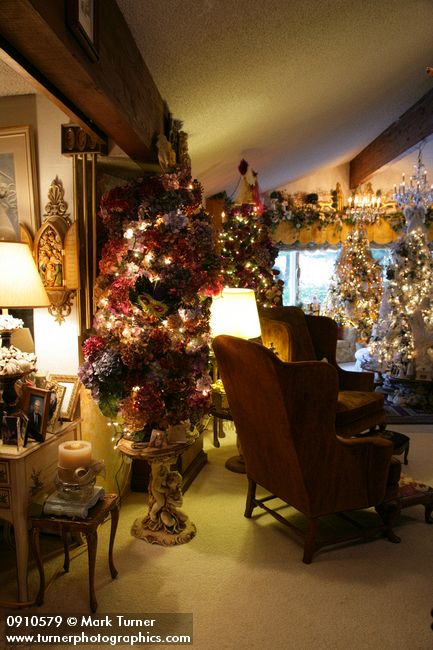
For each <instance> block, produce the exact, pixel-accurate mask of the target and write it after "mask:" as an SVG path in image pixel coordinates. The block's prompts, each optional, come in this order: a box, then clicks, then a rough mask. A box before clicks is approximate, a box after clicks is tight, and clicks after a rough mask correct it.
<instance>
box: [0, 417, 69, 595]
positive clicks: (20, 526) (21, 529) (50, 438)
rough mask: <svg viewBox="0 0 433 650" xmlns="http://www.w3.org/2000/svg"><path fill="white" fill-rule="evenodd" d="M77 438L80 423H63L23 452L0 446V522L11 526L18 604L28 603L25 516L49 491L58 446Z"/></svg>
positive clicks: (50, 489) (11, 447)
mask: <svg viewBox="0 0 433 650" xmlns="http://www.w3.org/2000/svg"><path fill="white" fill-rule="evenodd" d="M80 437H81V431H80V420H79V419H77V420H74V421H73V422H65V423H64V424H62V425H61V426H60V427H59V428H58V429H57V431H56V433H55V434H47V437H46V438H45V441H44V442H29V443H28V444H27V446H26V447H25V448H24V449H21V450H18V449H17V446H16V445H15V446H12V445H2V446H0V519H4V520H5V521H8V522H9V523H10V524H11V525H12V526H13V527H14V533H15V554H16V561H17V584H18V601H19V602H21V603H23V602H27V601H28V600H29V594H28V587H27V559H28V550H29V549H28V539H29V535H28V528H29V524H28V517H29V516H30V513H31V510H32V509H33V507H35V509H37V512H38V514H39V512H40V503H41V502H42V500H43V498H44V496H46V495H47V494H49V492H50V491H52V489H53V477H54V474H55V472H56V467H57V462H58V451H57V450H58V446H59V444H60V443H61V442H65V441H66V440H74V439H77V438H80Z"/></svg>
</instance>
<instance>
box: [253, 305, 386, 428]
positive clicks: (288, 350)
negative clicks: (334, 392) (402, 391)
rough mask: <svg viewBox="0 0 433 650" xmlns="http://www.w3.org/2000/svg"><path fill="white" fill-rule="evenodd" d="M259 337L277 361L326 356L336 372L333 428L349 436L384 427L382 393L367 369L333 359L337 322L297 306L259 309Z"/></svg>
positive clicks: (335, 348)
mask: <svg viewBox="0 0 433 650" xmlns="http://www.w3.org/2000/svg"><path fill="white" fill-rule="evenodd" d="M260 325H261V331H262V341H263V344H264V345H265V346H266V347H269V348H271V349H272V350H274V352H275V353H276V354H277V356H278V357H279V358H280V359H281V361H313V360H317V361H320V360H322V359H326V360H327V361H328V363H330V364H331V365H332V366H333V367H334V368H335V369H336V371H337V374H338V401H337V410H336V422H335V426H336V431H337V433H338V435H340V436H343V437H345V438H346V437H351V436H354V435H358V434H360V433H363V432H365V431H372V430H373V429H375V428H376V427H378V428H379V429H384V428H385V409H384V399H383V395H382V394H380V393H376V392H374V375H373V373H371V372H352V371H348V370H344V369H343V368H341V367H340V366H339V365H338V364H337V361H336V350H337V331H338V328H337V324H336V322H335V321H334V320H333V319H332V318H328V317H326V316H310V315H309V314H304V312H303V311H302V309H299V307H274V308H272V309H262V310H261V311H260Z"/></svg>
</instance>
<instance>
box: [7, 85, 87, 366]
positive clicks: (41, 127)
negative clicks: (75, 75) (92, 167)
mask: <svg viewBox="0 0 433 650" xmlns="http://www.w3.org/2000/svg"><path fill="white" fill-rule="evenodd" d="M68 122H69V118H68V117H67V116H66V115H65V114H64V113H62V111H60V110H59V109H58V108H57V107H56V106H55V105H54V104H53V103H51V102H50V101H49V100H48V99H46V98H45V97H44V96H42V95H38V94H31V95H17V96H12V97H1V98H0V127H6V126H23V125H30V126H31V129H32V132H33V135H34V148H35V163H36V175H37V181H38V183H37V184H38V195H39V201H38V204H37V206H36V208H37V212H38V225H39V224H40V223H41V220H43V215H44V212H45V206H46V204H47V202H48V189H49V187H50V184H51V182H52V181H53V180H54V178H55V177H56V176H58V177H59V178H60V179H61V181H62V182H63V186H64V188H65V200H66V202H67V203H68V211H69V212H70V217H71V219H73V213H74V205H73V182H72V179H73V174H72V160H71V158H69V157H66V156H62V154H61V128H60V127H61V124H65V123H68ZM32 235H33V236H34V235H35V233H34V232H33V233H32ZM34 329H35V349H36V355H37V358H38V370H39V371H44V372H45V371H46V372H49V371H50V372H52V373H54V374H76V372H77V368H78V358H79V357H78V319H77V310H76V303H75V302H74V305H73V308H72V314H71V315H70V316H69V317H68V318H67V319H66V321H65V322H64V323H62V324H61V325H59V324H58V323H56V322H55V320H54V318H53V317H52V316H50V315H49V313H48V310H47V309H35V310H34Z"/></svg>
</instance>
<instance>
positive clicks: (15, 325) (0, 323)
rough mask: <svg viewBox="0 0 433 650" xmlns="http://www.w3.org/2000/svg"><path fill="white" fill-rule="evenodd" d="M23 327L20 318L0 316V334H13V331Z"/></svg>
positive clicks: (7, 315) (8, 315)
mask: <svg viewBox="0 0 433 650" xmlns="http://www.w3.org/2000/svg"><path fill="white" fill-rule="evenodd" d="M23 326H24V321H22V320H21V318H14V316H11V314H0V333H1V332H13V331H14V330H18V329H21V328H22V327H23Z"/></svg>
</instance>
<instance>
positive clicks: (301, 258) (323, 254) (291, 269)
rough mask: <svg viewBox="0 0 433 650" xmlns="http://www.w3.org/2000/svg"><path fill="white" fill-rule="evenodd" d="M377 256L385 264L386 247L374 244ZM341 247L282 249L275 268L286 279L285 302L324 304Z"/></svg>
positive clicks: (288, 303)
mask: <svg viewBox="0 0 433 650" xmlns="http://www.w3.org/2000/svg"><path fill="white" fill-rule="evenodd" d="M371 251H372V255H373V257H374V259H375V260H377V261H378V262H380V264H382V265H384V263H385V262H386V260H387V256H388V249H386V248H372V249H371ZM338 254H339V250H332V249H315V250H302V251H280V253H279V254H278V257H277V259H276V260H275V268H277V269H278V270H279V271H280V276H279V277H280V278H281V279H282V280H283V282H284V289H283V305H300V306H302V305H308V304H310V303H312V302H319V303H320V305H321V306H323V304H324V302H325V298H326V293H327V291H328V287H329V283H330V280H331V277H332V275H333V273H334V267H335V262H336V260H337V257H338Z"/></svg>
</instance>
